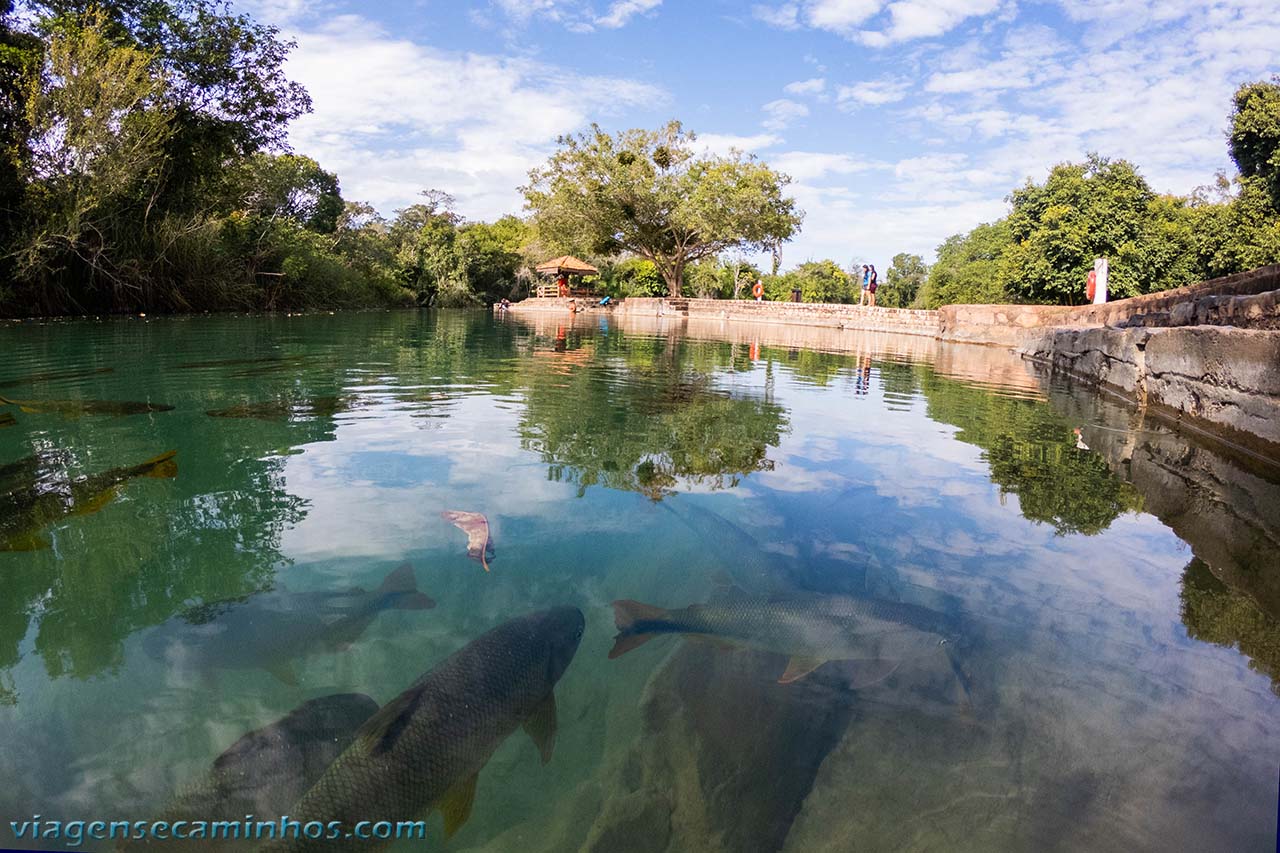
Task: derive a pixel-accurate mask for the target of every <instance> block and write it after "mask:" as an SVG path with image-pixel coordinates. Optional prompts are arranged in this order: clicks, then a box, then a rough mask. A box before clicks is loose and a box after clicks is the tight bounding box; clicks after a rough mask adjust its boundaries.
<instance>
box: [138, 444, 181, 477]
mask: <svg viewBox="0 0 1280 853" xmlns="http://www.w3.org/2000/svg"><path fill="white" fill-rule="evenodd" d="M177 455H178V451H176V450H170V451H167V452H165V453H161V454H160V455H159V456H157V457H155V458H154V459H148V460H147V461H146V462H143V463H142V467H144V468H147V469H148V470H147V472H146V473H145V474H143V475H142V476H144V477H151V478H152V479H156V480H166V479H168V478H170V477H176V476H178V463H177V462H176V461H175V460H174V458H173V457H175V456H177Z"/></svg>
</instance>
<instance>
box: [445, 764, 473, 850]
mask: <svg viewBox="0 0 1280 853" xmlns="http://www.w3.org/2000/svg"><path fill="white" fill-rule="evenodd" d="M478 778H480V774H479V772H476V773H473V774H471V776H470V777H468V778H466V779H463V780H462V781H461V782H458V783H457V784H456V785H454V786H453V787H452V788H450V789H449V790H448V791H445V794H444V796H443V797H441V798H440V804H439V806H440V814H441V815H443V816H444V837H445V838H446V839H449V838H453V836H454V834H455V833H457V831H458V830H459V829H462V825H463V824H464V823H466V822H467V818H469V817H471V807H472V806H474V805H475V802H476V780H477V779H478Z"/></svg>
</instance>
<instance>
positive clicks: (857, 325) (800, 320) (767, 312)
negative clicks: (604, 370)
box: [511, 296, 938, 338]
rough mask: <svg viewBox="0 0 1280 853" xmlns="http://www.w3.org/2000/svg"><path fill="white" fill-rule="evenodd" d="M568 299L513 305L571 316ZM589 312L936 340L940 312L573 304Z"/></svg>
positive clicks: (674, 302)
mask: <svg viewBox="0 0 1280 853" xmlns="http://www.w3.org/2000/svg"><path fill="white" fill-rule="evenodd" d="M570 301H571V300H569V299H560V298H556V299H526V300H525V301H523V302H517V303H516V304H514V305H512V306H511V310H512V311H515V312H517V313H524V312H526V311H533V312H561V313H566V314H567V313H568V312H569V303H570ZM576 304H577V307H579V308H583V309H586V310H587V311H588V312H590V313H595V312H597V311H601V312H607V313H608V314H610V315H617V316H626V317H689V318H690V319H694V318H700V319H710V320H733V321H738V322H754V323H774V324H778V323H785V324H788V325H797V326H822V327H826V328H832V329H852V330H862V331H870V332H896V333H899V334H904V335H927V336H928V337H931V338H932V337H937V334H938V312H937V311H922V310H913V309H906V308H862V307H859V306H857V305H835V304H827V303H817V302H754V301H745V300H731V299H659V298H640V297H634V296H633V297H629V298H627V299H624V300H622V301H621V302H618V303H617V304H616V305H612V306H607V307H605V308H597V307H591V303H589V302H584V301H583V300H578V301H577V303H576Z"/></svg>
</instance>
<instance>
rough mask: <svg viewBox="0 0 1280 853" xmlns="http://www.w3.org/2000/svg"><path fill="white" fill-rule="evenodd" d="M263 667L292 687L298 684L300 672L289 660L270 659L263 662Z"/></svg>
mask: <svg viewBox="0 0 1280 853" xmlns="http://www.w3.org/2000/svg"><path fill="white" fill-rule="evenodd" d="M262 668H263V669H265V670H266V671H267V672H269V673H271V674H272V675H274V676H275V677H276V678H278V679H279V680H280V681H281V682H283V683H285V684H287V685H289V686H290V687H297V686H298V674H297V673H296V672H294V671H293V665H292V664H290V663H289V662H288V661H287V660H277V661H270V662H268V663H265V664H263V665H262Z"/></svg>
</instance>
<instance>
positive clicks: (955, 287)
mask: <svg viewBox="0 0 1280 853" xmlns="http://www.w3.org/2000/svg"><path fill="white" fill-rule="evenodd" d="M1008 245H1009V227H1008V223H1007V222H1006V221H1005V220H1003V219H1001V220H998V221H996V222H992V223H989V224H983V225H979V226H978V227H977V228H974V229H973V230H972V231H970V232H969V233H968V234H954V235H952V236H951V237H948V238H947V239H946V241H945V242H944V243H943V244H942V245H941V246H939V247H938V259H937V261H935V262H934V264H933V266H932V267H930V268H929V275H928V277H927V278H926V279H925V284H924V286H923V287H922V288H921V291H920V296H919V299H920V302H921V303H922V304H923V305H924V307H926V308H940V307H941V306H943V305H956V304H961V303H979V304H987V303H1000V302H1008V301H1009V294H1008V293H1007V292H1006V291H1005V289H1004V284H1003V282H1002V280H1001V277H1000V261H1001V258H1002V257H1003V255H1004V252H1005V249H1006V248H1007V247H1008Z"/></svg>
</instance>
